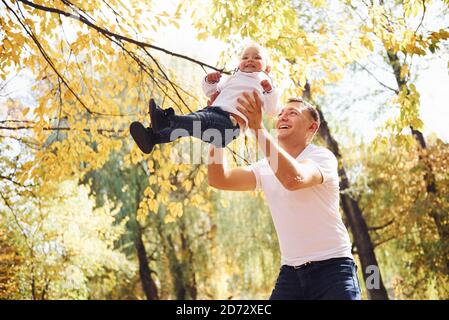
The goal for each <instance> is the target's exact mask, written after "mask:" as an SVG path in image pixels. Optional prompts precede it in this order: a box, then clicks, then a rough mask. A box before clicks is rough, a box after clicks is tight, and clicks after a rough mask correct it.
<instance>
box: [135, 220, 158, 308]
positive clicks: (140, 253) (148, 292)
mask: <svg viewBox="0 0 449 320" xmlns="http://www.w3.org/2000/svg"><path fill="white" fill-rule="evenodd" d="M136 223H137V227H136V233H137V234H136V238H135V241H134V244H135V247H136V251H137V258H138V260H139V275H140V281H141V283H142V288H143V291H144V292H145V296H146V297H147V299H148V300H159V295H158V291H157V286H156V283H155V281H154V279H153V277H152V275H151V273H152V270H151V269H150V267H149V261H148V255H147V251H146V249H145V245H144V243H143V239H142V229H141V226H140V225H139V223H138V222H137V221H136Z"/></svg>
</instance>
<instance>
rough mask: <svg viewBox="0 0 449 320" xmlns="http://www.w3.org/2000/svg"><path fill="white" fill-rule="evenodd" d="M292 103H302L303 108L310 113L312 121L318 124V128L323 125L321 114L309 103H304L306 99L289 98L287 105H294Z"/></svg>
mask: <svg viewBox="0 0 449 320" xmlns="http://www.w3.org/2000/svg"><path fill="white" fill-rule="evenodd" d="M292 102H298V103H300V104H301V105H302V107H303V108H304V109H306V111H307V112H308V113H309V115H310V116H311V117H312V119H313V120H314V121H315V122H316V123H317V124H318V128H319V127H320V124H321V119H320V114H319V112H318V110H317V109H316V108H315V107H314V106H312V105H311V104H310V103H308V102H307V101H304V99H303V98H301V97H292V98H288V100H287V104H289V103H292Z"/></svg>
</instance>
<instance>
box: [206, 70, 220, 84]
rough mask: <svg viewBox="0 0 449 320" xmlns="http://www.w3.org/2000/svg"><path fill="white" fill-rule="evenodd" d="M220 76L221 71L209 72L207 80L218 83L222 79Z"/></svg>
mask: <svg viewBox="0 0 449 320" xmlns="http://www.w3.org/2000/svg"><path fill="white" fill-rule="evenodd" d="M220 78H221V72H220V71H217V72H212V73H209V74H208V75H207V77H206V80H207V82H209V83H217V82H218V81H220Z"/></svg>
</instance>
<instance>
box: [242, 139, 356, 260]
mask: <svg viewBox="0 0 449 320" xmlns="http://www.w3.org/2000/svg"><path fill="white" fill-rule="evenodd" d="M306 159H307V160H309V161H311V162H312V163H313V164H314V165H316V166H317V168H318V169H319V170H320V171H321V173H322V175H323V178H324V181H323V183H322V184H319V185H315V186H313V187H309V188H304V189H300V190H295V191H289V190H287V189H285V187H284V186H283V185H282V184H281V183H280V182H279V180H278V179H277V178H276V176H275V174H274V172H273V171H272V169H271V167H270V165H269V164H268V161H267V160H266V159H262V160H260V161H258V162H256V163H254V164H252V165H251V166H250V167H251V169H252V170H253V172H254V174H255V176H256V180H257V188H258V189H262V190H263V191H264V193H265V197H266V199H267V202H268V206H269V207H270V210H271V215H272V218H273V222H274V226H275V228H276V232H277V234H278V238H279V243H280V249H281V263H282V264H283V265H289V266H298V265H301V264H304V263H306V262H310V261H322V260H327V259H331V258H340V257H349V258H352V254H351V242H350V239H349V234H348V231H347V230H346V227H345V225H344V224H343V221H342V219H341V215H340V212H339V209H338V208H339V179H338V171H337V170H338V163H337V159H336V158H335V156H334V154H333V153H332V152H331V151H329V150H328V149H326V148H324V147H319V146H316V145H313V144H309V145H308V146H307V147H306V148H305V149H304V150H303V151H302V152H301V154H300V155H299V156H298V157H297V158H296V160H298V161H300V160H306Z"/></svg>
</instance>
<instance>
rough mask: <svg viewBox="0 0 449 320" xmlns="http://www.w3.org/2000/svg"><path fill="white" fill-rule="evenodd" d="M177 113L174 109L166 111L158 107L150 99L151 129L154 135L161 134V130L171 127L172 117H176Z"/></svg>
mask: <svg viewBox="0 0 449 320" xmlns="http://www.w3.org/2000/svg"><path fill="white" fill-rule="evenodd" d="M174 114H175V112H174V111H173V109H172V108H168V109H166V110H163V109H161V108H160V107H158V106H157V104H156V102H155V101H154V100H153V99H150V118H151V128H153V131H154V133H159V132H161V130H163V129H165V128H169V127H170V117H172V116H174Z"/></svg>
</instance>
